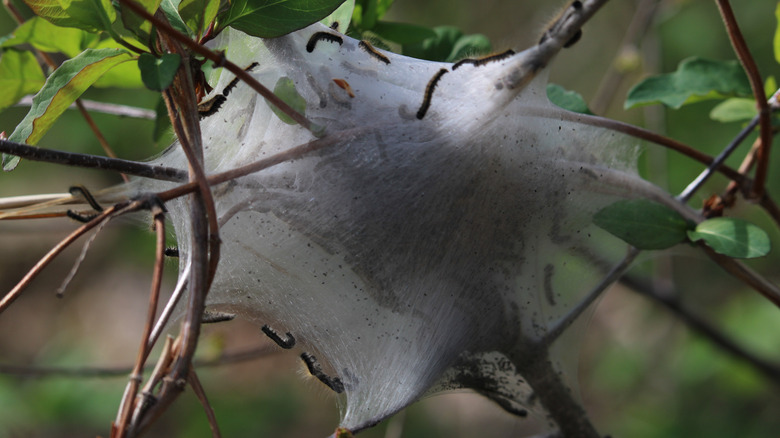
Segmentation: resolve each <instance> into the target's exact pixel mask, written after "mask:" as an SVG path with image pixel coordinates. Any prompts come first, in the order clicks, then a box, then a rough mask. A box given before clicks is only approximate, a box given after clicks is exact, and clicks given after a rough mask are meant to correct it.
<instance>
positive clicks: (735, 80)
mask: <svg viewBox="0 0 780 438" xmlns="http://www.w3.org/2000/svg"><path fill="white" fill-rule="evenodd" d="M751 95H752V91H751V89H750V83H749V82H748V79H747V76H745V72H744V70H743V69H742V66H741V65H740V64H739V63H738V62H737V61H712V60H708V59H702V58H696V57H694V58H688V59H686V60H684V61H682V62H681V63H680V65H679V66H678V68H677V71H675V72H674V73H667V74H662V75H658V76H651V77H649V78H647V79H645V80H644V81H642V82H640V83H639V84H637V85H635V86H634V88H632V89H631V90H630V91H629V92H628V98H627V99H626V103H625V107H626V108H633V107H636V106H641V105H650V104H655V103H662V104H664V105H666V106H669V107H672V108H680V107H681V106H683V105H685V104H689V103H693V102H699V101H702V100H707V99H717V98H723V97H730V96H743V97H747V96H751Z"/></svg>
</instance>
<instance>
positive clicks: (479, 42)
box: [447, 33, 492, 62]
mask: <svg viewBox="0 0 780 438" xmlns="http://www.w3.org/2000/svg"><path fill="white" fill-rule="evenodd" d="M491 50H492V46H491V44H490V39H488V37H486V36H485V35H482V34H481V33H475V34H470V35H463V36H462V37H460V38H458V40H457V41H455V45H454V46H453V47H452V51H451V52H450V55H449V56H448V57H447V62H454V61H457V60H460V59H463V58H468V57H470V56H481V55H484V54H487V53H489V52H490V51H491Z"/></svg>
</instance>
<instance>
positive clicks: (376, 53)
mask: <svg viewBox="0 0 780 438" xmlns="http://www.w3.org/2000/svg"><path fill="white" fill-rule="evenodd" d="M358 46H360V48H361V49H363V50H365V51H366V52H367V53H368V54H369V55H371V56H372V57H373V58H375V59H376V60H378V61H380V62H384V63H385V64H390V58H388V57H387V56H385V55H383V54H381V53H379V51H378V50H377V49H375V48H374V46H372V45H371V43H369V42H368V41H366V40H363V41H361V42H359V43H358Z"/></svg>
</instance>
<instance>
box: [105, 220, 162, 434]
mask: <svg viewBox="0 0 780 438" xmlns="http://www.w3.org/2000/svg"><path fill="white" fill-rule="evenodd" d="M151 210H152V217H153V219H154V229H155V231H156V233H157V250H156V254H155V263H154V274H153V276H152V289H151V293H150V294H149V308H148V310H147V315H146V325H145V326H144V331H143V335H142V337H141V343H140V345H139V347H138V355H137V356H136V361H135V366H134V367H133V371H132V372H131V373H130V381H129V382H128V387H127V389H126V390H125V393H124V399H123V400H122V403H121V406H122V409H120V411H119V413H118V415H117V420H116V422H115V425H116V427H117V432H116V434H117V436H119V437H123V436H124V433H125V430H126V428H127V426H128V424H129V420H130V414H131V413H132V412H133V403H132V401H133V400H134V399H135V398H136V396H137V394H138V387H139V386H140V384H141V380H142V378H143V376H142V375H141V372H142V371H143V368H144V364H145V363H146V359H147V357H148V356H149V348H148V346H147V344H146V340H147V339H148V338H149V333H150V332H151V331H152V326H153V325H154V316H155V315H156V314H157V302H158V301H159V297H160V286H161V285H162V275H163V268H164V266H165V263H164V262H165V214H164V212H163V208H162V205H159V204H158V205H153V206H152V209H151Z"/></svg>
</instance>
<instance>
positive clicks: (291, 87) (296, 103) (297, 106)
mask: <svg viewBox="0 0 780 438" xmlns="http://www.w3.org/2000/svg"><path fill="white" fill-rule="evenodd" d="M274 94H275V95H277V96H278V97H279V98H280V99H282V100H283V101H284V103H286V104H287V105H290V107H291V108H292V109H294V110H295V111H298V112H299V113H301V114H304V115H305V114H306V100H304V98H303V97H302V96H301V95H300V94H299V93H298V90H296V89H295V82H293V80H292V79H290V78H288V77H283V78H280V79H279V80H278V81H276V85H275V86H274ZM266 103H267V104H268V106H269V107H270V108H271V110H273V112H274V114H276V116H277V117H279V118H280V119H281V120H282V121H283V122H284V123H287V124H288V125H294V124H296V123H297V122H296V121H295V120H293V119H292V118H291V117H290V116H288V115H287V114H285V113H283V112H282V111H280V110H279V108H277V107H275V106H273V105H271V104H270V103H268V101H266Z"/></svg>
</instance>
